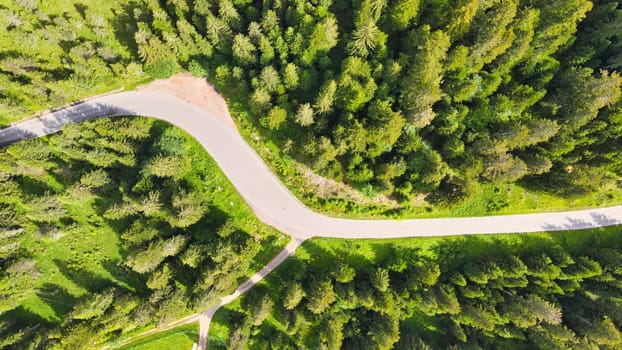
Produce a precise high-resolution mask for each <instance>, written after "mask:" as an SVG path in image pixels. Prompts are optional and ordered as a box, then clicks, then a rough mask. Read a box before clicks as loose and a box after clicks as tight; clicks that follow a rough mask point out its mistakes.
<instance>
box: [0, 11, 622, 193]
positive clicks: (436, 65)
mask: <svg viewBox="0 0 622 350" xmlns="http://www.w3.org/2000/svg"><path fill="white" fill-rule="evenodd" d="M621 7H622V5H620V4H619V3H618V2H617V1H591V2H590V1H587V0H572V1H566V0H564V1H561V0H544V1H526V0H525V1H519V0H487V1H477V0H452V1H449V0H428V1H426V0H395V1H387V0H364V1H360V0H354V1H342V0H336V1H330V0H326V1H319V0H318V1H302V0H300V1H285V0H282V1H278V0H276V1H265V2H261V3H257V2H251V1H247V0H233V1H232V0H223V1H215V0H214V1H210V0H195V1H187V0H175V1H156V0H152V1H131V2H127V3H126V2H115V1H111V2H108V3H107V4H100V3H97V2H88V1H83V2H70V3H65V2H58V3H55V4H47V3H46V4H38V3H37V2H36V1H34V0H19V1H16V2H15V3H13V2H12V1H9V2H8V3H6V2H5V3H4V4H3V5H0V12H1V16H0V18H2V19H1V21H2V23H1V25H0V27H1V28H2V30H3V32H4V34H5V35H3V38H2V39H0V40H2V45H3V48H4V50H3V51H2V53H1V54H0V84H1V86H2V89H0V97H1V101H2V105H1V112H0V113H2V115H3V116H4V119H5V120H10V119H11V118H15V116H19V115H20V113H21V115H25V114H27V113H29V112H30V111H31V110H36V109H38V108H41V107H44V106H58V105H59V104H61V103H62V102H65V101H67V100H70V99H72V98H75V97H76V96H82V95H86V94H88V93H89V92H91V93H92V92H94V91H99V90H102V89H103V86H108V87H110V85H111V81H112V82H117V83H118V84H119V85H120V84H122V83H126V84H131V82H136V81H139V80H140V79H145V78H146V77H149V76H150V77H166V76H168V75H170V74H171V73H173V72H175V71H176V70H177V69H179V67H181V68H185V69H188V70H190V71H192V72H193V73H195V74H197V75H207V76H208V79H209V80H210V81H211V82H213V83H214V84H216V85H217V86H218V87H219V88H220V90H221V92H222V93H223V94H224V95H225V97H226V98H227V99H228V101H229V103H230V106H233V107H234V108H235V109H236V112H237V113H235V114H236V116H237V117H238V118H240V119H245V120H246V119H248V120H250V121H251V122H252V123H254V124H255V125H256V126H257V127H259V128H261V129H262V130H263V131H264V133H265V134H266V135H267V136H268V137H269V138H270V139H271V140H273V141H274V142H275V143H276V144H277V145H278V146H279V147H280V148H281V149H282V150H284V152H285V153H287V154H290V155H291V156H293V157H294V158H296V159H298V160H301V161H303V162H305V163H306V164H308V165H309V166H310V167H311V168H312V169H313V170H314V171H315V172H317V173H319V174H321V175H324V176H328V177H331V178H334V179H337V180H338V181H343V182H345V183H348V184H352V185H354V186H356V187H357V188H362V189H367V190H368V191H373V192H380V193H385V194H389V195H392V196H394V197H395V198H398V199H399V200H403V201H406V200H408V199H411V198H412V197H413V196H415V195H417V194H419V193H424V194H428V199H429V200H430V201H432V202H438V203H441V202H444V201H452V200H458V199H460V198H468V197H469V195H470V194H471V192H470V191H471V190H472V188H473V185H474V184H476V183H478V182H486V183H507V182H515V181H521V183H522V184H524V185H525V186H527V187H532V188H536V189H539V190H547V191H551V192H554V193H558V194H564V195H572V194H576V193H582V192H589V191H592V190H594V189H595V188H599V187H600V186H602V185H603V184H606V183H612V182H613V181H614V180H615V179H617V178H618V177H619V175H620V172H621V171H622V170H621V159H622V157H621V156H620V149H621V147H620V132H621V130H622V126H621V125H622V116H621V113H622V112H621V111H620V102H619V100H620V86H621V84H622V78H621V77H620V75H619V71H620V67H622V44H621V42H620V34H619V33H620V32H621V30H620V26H621V23H622V17H621V14H622V10H621ZM35 47H36V49H35ZM42 51H43V52H45V54H41V52H42ZM145 73H146V74H145Z"/></svg>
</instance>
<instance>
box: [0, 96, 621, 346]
mask: <svg viewBox="0 0 622 350" xmlns="http://www.w3.org/2000/svg"><path fill="white" fill-rule="evenodd" d="M114 115H141V116H151V117H155V118H158V119H162V120H165V121H167V122H169V123H171V124H173V125H175V126H177V127H179V128H181V129H183V130H185V131H186V132H188V133H189V134H190V135H192V136H193V137H194V138H195V139H197V140H198V141H199V142H200V143H201V145H202V146H203V147H204V148H205V150H206V151H207V152H208V153H209V154H210V155H211V156H212V157H213V158H214V159H215V160H216V162H217V163H218V165H219V166H220V168H221V169H222V171H223V172H224V173H225V175H226V176H227V177H228V178H229V180H230V181H231V182H232V183H233V185H234V186H235V188H236V189H237V191H238V192H239V193H240V195H241V196H242V197H243V198H244V200H245V201H246V203H247V204H248V205H249V206H250V207H251V208H252V210H253V211H254V213H255V214H256V215H257V216H258V217H259V219H260V220H261V221H263V222H264V223H266V224H268V225H271V226H273V227H275V228H277V229H278V230H280V231H282V232H284V233H287V234H289V235H291V236H292V242H291V243H290V244H289V245H288V246H287V247H286V249H285V250H283V251H282V252H281V253H280V254H279V255H278V256H277V257H276V258H274V260H272V261H271V262H270V263H269V264H268V265H266V267H264V268H263V269H262V270H261V271H260V272H258V273H257V274H256V275H254V276H253V277H251V279H250V280H249V281H247V282H246V283H244V284H243V285H242V286H240V287H239V288H238V289H237V290H236V292H235V293H234V294H232V295H230V296H228V297H225V298H222V301H221V303H220V305H218V306H216V307H214V308H211V309H209V310H207V311H206V312H204V313H202V314H200V315H197V318H198V319H199V320H200V325H201V339H200V348H202V349H204V348H205V344H206V340H207V330H208V328H209V321H210V320H211V316H212V315H213V314H214V313H215V312H216V310H218V308H219V307H221V306H222V305H225V304H227V303H228V302H231V301H232V300H234V299H235V298H237V297H238V296H239V295H241V294H242V293H244V292H245V291H247V290H248V289H250V288H251V287H252V286H253V285H255V284H256V283H257V282H259V281H260V280H261V279H262V278H263V277H264V276H265V275H266V274H268V273H269V272H270V271H272V270H273V269H274V268H276V267H277V266H278V265H279V264H280V263H281V262H282V261H284V260H285V259H286V258H287V257H288V256H290V255H291V254H293V252H294V251H295V249H296V248H297V247H298V246H299V245H300V244H301V243H302V242H303V241H304V240H306V239H308V238H311V237H318V236H321V237H338V238H399V237H416V236H417V237H426V236H447V235H460V234H486V233H520V232H541V231H559V230H578V229H585V228H591V227H599V226H610V225H617V224H622V206H615V207H609V208H599V209H589V210H579V211H570V212H558V213H539V214H522V215H506V216H486V217H470V218H438V219H413V220H356V219H341V218H332V217H328V216H325V215H321V214H318V213H315V212H313V211H311V210H310V209H308V208H306V207H305V206H304V205H303V204H302V203H300V201H298V199H296V198H295V197H294V196H293V195H292V194H291V193H290V192H289V191H288V190H287V189H286V188H285V186H283V184H281V183H280V182H279V180H278V179H277V178H276V177H275V176H274V175H273V174H272V172H271V171H270V170H269V169H268V168H267V166H266V165H265V164H264V162H263V161H262V160H261V158H259V156H258V155H257V154H256V153H255V152H254V151H253V150H252V149H251V148H250V146H248V144H247V143H246V142H245V141H244V139H242V137H241V136H240V135H239V133H238V132H237V130H235V129H234V128H232V127H231V126H229V125H227V124H226V123H224V122H223V121H222V120H221V119H219V118H217V117H216V116H214V115H212V114H211V113H210V112H208V111H206V110H205V109H202V108H200V107H198V106H196V105H193V104H191V103H188V102H186V101H183V100H181V99H179V98H177V97H173V96H170V95H166V94H162V93H156V92H149V91H129V92H121V93H117V94H113V95H107V96H101V97H96V98H94V99H91V100H89V101H86V102H83V103H79V104H75V105H73V106H70V107H67V108H64V109H62V110H59V111H55V112H50V113H47V114H44V115H42V116H40V117H38V118H33V119H29V120H25V121H23V122H19V123H16V124H14V125H13V126H11V127H8V128H6V129H2V130H0V146H2V145H8V144H11V143H14V142H18V141H21V140H26V139H30V138H35V137H40V136H44V135H48V134H52V133H55V132H57V131H59V130H61V128H62V126H63V125H64V124H66V123H68V122H81V121H84V120H87V119H94V118H97V117H102V116H114Z"/></svg>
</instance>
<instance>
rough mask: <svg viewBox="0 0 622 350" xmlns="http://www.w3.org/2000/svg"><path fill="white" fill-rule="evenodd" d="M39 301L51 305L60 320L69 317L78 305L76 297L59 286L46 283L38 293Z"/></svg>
mask: <svg viewBox="0 0 622 350" xmlns="http://www.w3.org/2000/svg"><path fill="white" fill-rule="evenodd" d="M35 293H36V294H37V296H38V297H39V299H41V300H43V301H44V302H45V303H46V304H47V305H49V306H50V307H51V308H52V310H54V313H55V314H56V316H58V317H59V318H60V319H62V318H63V316H65V315H67V314H68V313H69V312H70V311H71V310H72V309H73V306H74V305H75V303H76V300H77V299H76V297H75V296H73V295H71V294H69V292H68V291H67V289H65V288H64V287H62V286H59V285H58V284H54V283H45V284H44V285H43V286H42V287H41V288H39V289H38V290H37V291H36V292H35Z"/></svg>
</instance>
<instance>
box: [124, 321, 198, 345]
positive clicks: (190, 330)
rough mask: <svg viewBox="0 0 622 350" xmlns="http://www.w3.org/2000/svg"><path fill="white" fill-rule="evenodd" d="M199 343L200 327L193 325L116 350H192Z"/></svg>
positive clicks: (152, 336) (155, 335)
mask: <svg viewBox="0 0 622 350" xmlns="http://www.w3.org/2000/svg"><path fill="white" fill-rule="evenodd" d="M198 341H199V325H198V323H193V324H189V325H185V326H181V327H177V328H173V329H171V330H168V331H166V332H162V333H157V334H154V335H151V336H148V337H146V338H142V339H139V340H136V341H134V342H132V343H130V344H127V345H124V346H121V347H118V348H115V349H118V350H167V349H171V350H173V349H174V350H191V349H192V344H194V343H197V342H198Z"/></svg>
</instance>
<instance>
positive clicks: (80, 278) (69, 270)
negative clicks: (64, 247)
mask: <svg viewBox="0 0 622 350" xmlns="http://www.w3.org/2000/svg"><path fill="white" fill-rule="evenodd" d="M53 262H54V264H55V265H56V266H57V267H58V270H59V271H60V272H61V273H62V274H63V275H64V276H65V277H66V278H67V279H69V280H71V281H72V282H74V283H75V284H76V285H78V286H80V287H82V288H84V289H86V290H88V291H89V292H91V293H99V292H101V291H102V290H104V289H105V288H106V287H110V286H113V285H115V284H114V283H113V282H112V281H110V280H107V279H104V278H102V277H100V276H97V275H95V274H94V273H93V272H91V271H88V270H85V269H80V268H77V267H74V266H72V264H70V263H69V262H67V261H63V260H60V259H53Z"/></svg>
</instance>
